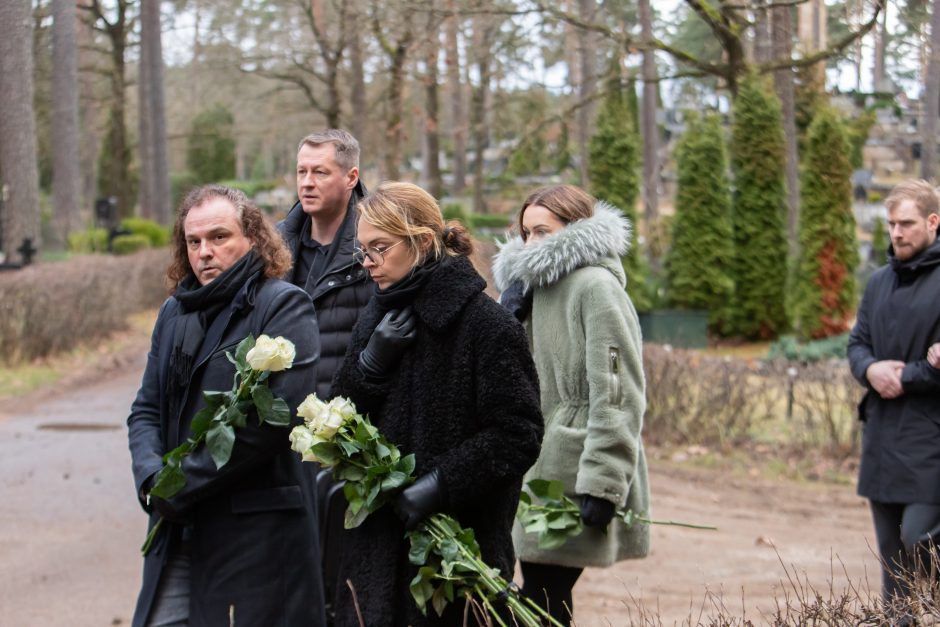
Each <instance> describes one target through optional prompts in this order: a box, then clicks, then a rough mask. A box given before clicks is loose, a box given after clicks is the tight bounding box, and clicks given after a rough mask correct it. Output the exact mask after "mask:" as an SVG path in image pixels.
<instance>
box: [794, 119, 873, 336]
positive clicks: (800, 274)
mask: <svg viewBox="0 0 940 627" xmlns="http://www.w3.org/2000/svg"><path fill="white" fill-rule="evenodd" d="M850 150H851V148H850V146H849V142H848V138H847V136H846V131H845V127H844V124H843V123H842V121H841V119H840V116H839V114H838V113H837V112H836V111H834V110H832V109H830V108H821V109H820V110H819V112H818V113H817V115H816V119H815V120H813V123H812V124H811V125H810V127H809V131H808V132H807V135H806V152H805V153H804V158H803V172H802V179H801V181H800V196H801V199H800V205H801V210H800V258H799V262H798V264H797V272H796V278H795V282H794V286H793V289H792V290H791V291H792V296H793V306H792V311H793V315H794V322H795V326H796V329H797V331H798V333H799V335H800V337H802V338H807V339H808V338H812V339H820V338H824V337H830V336H833V335H839V334H842V333H845V331H846V330H848V328H849V319H850V318H851V316H852V312H853V310H854V308H855V297H856V284H855V275H854V271H855V268H856V266H858V245H857V243H856V241H855V216H854V214H853V213H852V164H851V163H850V161H849V156H850Z"/></svg>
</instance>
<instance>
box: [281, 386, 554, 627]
mask: <svg viewBox="0 0 940 627" xmlns="http://www.w3.org/2000/svg"><path fill="white" fill-rule="evenodd" d="M297 414H298V415H299V416H301V417H303V419H304V424H302V425H298V426H296V427H294V429H293V430H292V431H291V434H290V440H291V448H292V449H293V450H294V451H296V452H298V453H300V454H301V456H302V459H303V460H304V461H312V462H318V463H319V464H320V465H321V466H323V467H324V468H331V469H332V470H333V476H334V477H335V478H337V479H341V480H345V481H346V483H345V485H344V486H343V493H344V495H345V496H346V499H347V500H348V501H349V506H348V507H347V509H346V516H345V521H344V526H345V527H346V528H347V529H352V528H355V527H358V526H359V525H361V524H362V522H363V521H364V520H365V519H366V518H367V517H368V516H369V514H371V513H372V512H374V511H376V510H377V509H379V508H380V507H382V506H383V505H385V504H386V503H388V502H389V501H391V500H392V499H393V498H395V497H396V496H397V495H398V493H399V492H400V491H401V489H402V488H403V487H405V486H407V485H409V484H411V483H412V482H414V480H415V477H414V474H413V473H414V468H415V459H414V455H405V456H402V455H401V452H400V451H399V450H398V447H396V446H395V445H394V444H392V443H391V442H389V441H388V440H386V439H385V437H384V436H383V435H382V434H381V433H380V432H379V430H378V429H377V428H376V427H375V426H374V425H373V424H372V423H371V422H369V419H368V418H366V417H365V416H363V415H362V414H360V413H359V412H358V411H356V407H355V405H353V403H352V402H351V401H350V400H349V399H346V398H343V397H336V398H334V399H332V400H331V401H330V402H329V403H325V402H323V401H322V400H320V399H319V398H317V396H316V395H315V394H310V395H309V396H307V398H306V400H304V402H303V403H301V405H300V406H299V407H298V408H297ZM407 536H408V539H409V541H410V542H411V550H410V551H409V553H408V559H409V561H410V562H411V563H412V564H414V565H416V566H418V574H417V575H416V576H415V577H414V579H413V580H412V581H411V586H410V589H411V595H412V597H413V598H414V600H415V603H417V604H418V607H419V608H421V611H422V612H423V613H425V614H426V613H427V606H428V603H430V604H431V606H432V607H433V609H434V611H435V612H437V613H438V615H441V614H443V612H444V608H446V607H447V604H448V603H451V602H453V601H454V600H455V599H458V598H465V599H467V602H468V603H470V604H471V607H473V608H474V611H479V612H485V613H486V614H488V615H489V617H490V618H491V619H492V620H493V621H495V622H496V624H498V625H501V626H502V627H507V626H506V623H505V622H504V620H503V619H502V618H501V617H500V616H499V614H498V613H497V611H496V608H495V606H494V602H496V601H497V599H499V600H500V602H502V603H505V605H506V606H507V607H508V608H509V611H510V612H511V613H512V616H513V622H514V623H515V624H518V625H520V626H522V627H541V625H542V624H543V622H542V621H543V620H545V621H548V622H549V623H551V624H553V625H557V626H558V627H561V626H560V623H558V622H557V621H556V620H554V619H553V618H551V617H550V616H549V615H548V614H547V613H546V612H545V611H544V610H542V609H541V608H540V607H538V605H536V604H535V603H533V602H532V601H531V600H529V599H527V598H525V597H523V596H522V595H520V594H519V592H518V591H517V590H516V588H515V587H514V586H513V585H512V584H511V583H510V582H507V581H506V580H505V579H504V578H503V577H502V576H501V575H500V574H499V570H498V569H496V568H492V567H490V566H488V565H487V564H486V563H485V562H484V561H483V559H482V557H481V554H480V547H479V545H478V544H477V542H476V539H475V537H474V533H473V530H472V529H464V528H462V527H461V526H460V524H459V523H458V522H457V521H456V520H454V519H453V518H451V517H450V516H447V515H446V514H441V513H438V514H434V515H432V516H430V517H428V518H427V519H425V520H424V521H423V522H422V523H421V524H419V525H418V527H417V529H415V530H414V531H410V532H408V534H407Z"/></svg>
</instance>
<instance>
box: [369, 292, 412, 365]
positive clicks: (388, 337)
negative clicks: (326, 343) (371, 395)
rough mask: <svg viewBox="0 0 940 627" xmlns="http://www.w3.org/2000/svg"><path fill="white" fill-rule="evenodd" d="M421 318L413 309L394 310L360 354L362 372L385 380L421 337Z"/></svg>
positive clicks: (376, 328) (383, 320)
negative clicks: (416, 339)
mask: <svg viewBox="0 0 940 627" xmlns="http://www.w3.org/2000/svg"><path fill="white" fill-rule="evenodd" d="M416 324H417V318H416V316H415V315H414V312H413V311H412V309H411V307H405V308H404V309H392V310H391V311H389V312H388V313H386V314H385V317H384V318H382V321H381V322H379V325H378V326H377V327H375V331H373V332H372V337H370V338H369V343H368V344H367V345H366V347H365V348H364V349H363V351H362V352H361V353H359V369H360V370H362V373H363V374H364V375H366V376H367V377H369V378H371V379H385V378H386V377H388V374H389V370H391V368H392V366H394V365H395V363H396V362H397V361H398V359H399V358H400V357H401V354H402V353H403V352H404V351H405V349H406V348H408V346H410V345H411V344H412V343H413V342H414V341H415V338H416V337H417V331H416V330H415V326H416Z"/></svg>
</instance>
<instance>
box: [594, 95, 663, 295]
mask: <svg viewBox="0 0 940 627" xmlns="http://www.w3.org/2000/svg"><path fill="white" fill-rule="evenodd" d="M635 98H636V96H635V95H634V100H635ZM629 102H630V99H629V96H628V95H627V94H626V93H625V90H624V89H623V87H622V86H621V82H620V78H619V76H618V77H617V78H615V79H614V80H612V81H611V82H610V84H609V85H608V88H607V95H606V97H605V98H604V102H603V104H602V105H601V110H600V112H599V113H598V115H597V124H596V127H597V130H596V131H595V132H594V135H593V136H592V137H591V141H590V144H589V146H588V157H589V160H588V172H589V173H590V178H591V193H592V194H594V196H595V197H596V198H598V199H599V200H606V201H607V202H609V203H610V204H612V205H614V206H615V207H617V208H618V209H620V210H621V211H622V212H623V215H625V216H626V217H627V218H629V219H630V222H631V223H632V224H633V237H632V242H631V244H630V251H629V252H628V253H627V254H626V256H625V257H624V258H623V267H624V270H625V271H626V273H627V293H629V294H630V298H631V299H632V300H633V304H634V305H635V306H636V308H637V309H638V310H640V311H644V310H648V309H651V308H652V297H651V295H650V293H649V282H648V281H647V274H648V268H647V267H646V264H645V263H643V256H642V255H641V254H640V251H639V250H638V245H637V235H636V234H637V223H636V199H637V194H638V193H639V185H640V175H639V160H640V138H639V134H638V132H637V128H636V124H635V123H634V122H633V119H632V116H631V113H630V107H629Z"/></svg>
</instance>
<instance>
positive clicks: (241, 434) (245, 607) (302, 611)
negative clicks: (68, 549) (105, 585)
mask: <svg viewBox="0 0 940 627" xmlns="http://www.w3.org/2000/svg"><path fill="white" fill-rule="evenodd" d="M259 276H260V275H256V278H252V279H249V280H248V282H246V284H245V286H244V287H243V288H242V290H241V291H240V292H239V294H238V295H237V296H236V297H235V299H234V300H233V303H232V305H231V306H230V307H229V308H228V309H226V310H223V311H222V312H221V313H220V314H219V315H218V316H217V317H216V319H215V321H214V322H213V323H212V325H211V326H210V327H209V329H208V330H207V332H206V338H205V340H204V342H203V345H202V348H201V349H200V351H199V353H198V355H197V356H196V359H195V362H194V363H195V364H196V365H195V366H194V368H193V374H192V382H191V384H190V385H189V387H188V388H187V390H186V391H185V394H184V397H183V400H182V401H181V404H180V406H181V407H182V410H181V411H180V416H179V419H175V418H174V417H173V416H169V415H168V412H169V409H168V406H167V395H166V394H164V393H163V390H165V389H166V383H167V377H168V376H169V366H168V364H169V357H170V353H171V351H172V347H173V337H174V332H175V329H176V325H177V323H178V322H179V320H180V306H179V302H178V301H177V300H176V299H175V298H172V297H171V298H169V299H168V300H167V301H166V302H165V303H164V304H163V307H162V309H161V310H160V315H159V317H158V318H157V323H156V325H155V327H154V331H153V338H152V343H151V349H150V354H149V355H148V357H147V367H146V370H145V371H144V377H143V382H142V383H141V386H140V391H139V392H138V393H137V398H136V400H135V401H134V404H133V406H132V407H131V414H130V417H129V418H128V420H127V424H128V439H129V444H130V449H131V459H132V461H133V470H134V483H135V486H136V488H137V494H140V490H141V486H142V485H143V483H144V481H146V479H147V478H148V477H151V476H152V475H153V474H154V473H156V472H157V471H159V470H160V468H161V467H162V465H163V464H162V462H161V459H160V458H161V456H162V455H163V454H164V453H166V452H167V451H169V450H171V449H173V448H175V447H176V446H177V445H179V444H180V443H181V441H183V440H184V439H185V438H186V437H188V435H189V425H190V423H191V422H192V418H193V415H195V413H196V412H197V411H198V410H199V409H201V408H202V407H203V406H204V405H205V403H204V400H203V398H202V394H201V392H202V391H204V390H230V389H231V388H232V380H233V377H234V374H235V367H234V366H233V365H232V364H231V363H230V362H229V361H228V359H227V358H226V355H225V352H226V351H231V352H234V350H235V346H236V345H237V344H238V343H239V342H240V341H241V340H242V339H243V338H244V337H245V336H246V335H248V333H252V334H254V335H255V336H256V337H257V336H258V335H260V334H262V333H266V334H268V335H270V336H271V337H277V336H279V335H282V336H284V337H286V338H288V339H289V340H291V341H292V342H293V343H294V345H295V347H296V349H297V357H296V359H295V361H294V365H293V367H292V368H291V369H290V370H287V371H285V372H281V373H275V374H272V375H271V378H270V379H269V384H270V387H271V391H272V392H273V393H274V395H275V396H277V397H281V398H283V399H284V400H285V401H287V405H288V406H289V407H291V408H296V407H297V406H298V405H299V404H300V402H301V401H302V400H303V398H304V397H305V396H306V394H307V393H308V392H309V389H307V388H308V386H309V383H310V381H311V380H312V370H313V367H314V364H315V362H316V358H317V350H318V349H317V327H316V317H315V315H314V313H313V305H312V304H311V303H310V298H309V297H308V296H307V294H305V293H304V292H303V291H302V290H300V289H298V288H296V287H294V286H293V285H290V284H289V283H285V282H283V281H274V280H263V279H260V278H257V277H259ZM288 433H289V430H288V429H287V428H285V427H272V426H270V425H267V424H265V425H263V426H259V425H258V420H257V417H256V415H254V412H252V415H250V416H249V418H248V425H247V426H246V427H243V428H240V429H237V430H236V440H235V446H234V448H233V450H232V457H231V459H230V461H229V462H228V464H226V465H225V466H223V467H222V469H221V470H217V469H216V467H215V464H214V462H213V461H212V459H211V457H210V456H209V453H208V451H207V449H206V447H205V446H200V447H198V448H197V449H196V451H194V452H193V453H192V454H191V455H190V456H188V457H186V458H185V460H184V462H183V469H184V472H185V474H186V486H185V487H184V488H183V489H182V490H181V491H180V492H178V493H177V494H176V495H175V496H173V497H172V498H171V499H169V500H168V504H169V506H170V507H171V508H172V510H174V512H175V514H177V515H179V516H181V517H183V518H185V519H186V520H187V521H188V522H189V523H190V524H191V529H192V536H191V541H190V544H191V551H192V553H191V555H192V570H191V582H192V590H191V596H190V622H189V624H190V625H191V626H192V627H228V625H229V606H232V605H234V615H235V624H236V625H265V626H269V625H281V626H283V627H295V626H297V627H299V626H315V627H319V626H321V625H324V624H325V619H324V617H323V592H322V581H321V579H320V564H319V549H318V543H317V525H316V520H317V513H316V501H315V489H314V486H313V484H312V481H311V480H310V473H309V472H308V471H307V469H305V468H302V467H301V462H300V458H299V456H298V455H297V454H296V453H294V452H293V451H291V449H290V441H289V440H288ZM175 517H176V516H174V518H175ZM157 519H158V516H157V515H156V514H151V516H150V526H153V525H154V524H155V523H156V521H157ZM179 533H180V528H179V527H178V526H177V525H175V524H168V523H167V522H164V523H163V526H162V527H161V533H160V534H159V535H158V536H157V540H156V541H155V543H154V545H153V548H152V550H151V551H150V554H149V555H148V556H147V557H146V558H145V560H144V575H143V585H142V588H141V592H140V596H139V598H138V601H137V610H136V611H135V613H134V622H133V624H134V626H135V627H140V626H142V625H145V624H146V622H147V617H148V615H149V613H150V611H151V608H152V604H153V600H154V595H155V593H156V589H157V584H158V582H159V580H160V574H161V572H162V569H163V567H164V565H165V563H166V559H167V555H168V553H169V552H170V551H172V550H173V547H172V544H173V543H175V542H178V539H179Z"/></svg>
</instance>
